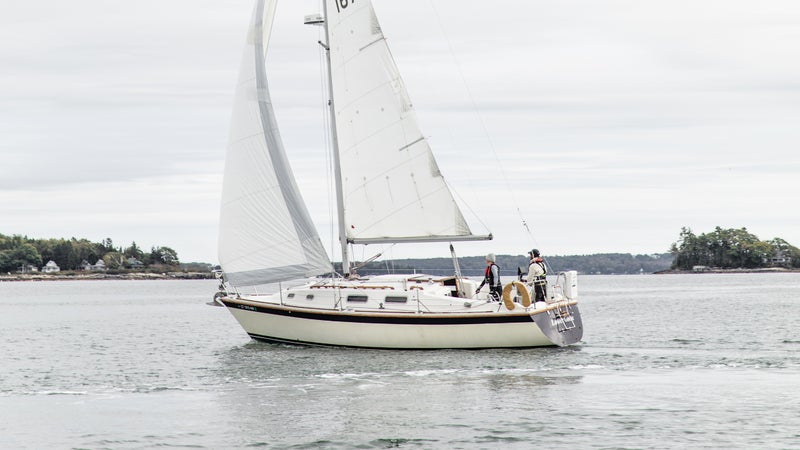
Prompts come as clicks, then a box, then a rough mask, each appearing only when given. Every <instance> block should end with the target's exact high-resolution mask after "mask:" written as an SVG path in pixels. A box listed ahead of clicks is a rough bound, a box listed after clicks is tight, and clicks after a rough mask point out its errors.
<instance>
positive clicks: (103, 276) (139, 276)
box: [0, 272, 214, 282]
mask: <svg viewBox="0 0 800 450" xmlns="http://www.w3.org/2000/svg"><path fill="white" fill-rule="evenodd" d="M213 279H214V274H212V273H210V272H166V273H147V272H132V273H119V274H109V273H80V274H58V273H26V274H19V273H17V274H10V275H0V282H4V281H63V280H67V281H85V280H213Z"/></svg>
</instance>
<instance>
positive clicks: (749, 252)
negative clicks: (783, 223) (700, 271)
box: [671, 227, 800, 270]
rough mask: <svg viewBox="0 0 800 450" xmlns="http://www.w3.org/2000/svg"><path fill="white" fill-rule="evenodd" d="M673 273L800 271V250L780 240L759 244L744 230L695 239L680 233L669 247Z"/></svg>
mask: <svg viewBox="0 0 800 450" xmlns="http://www.w3.org/2000/svg"><path fill="white" fill-rule="evenodd" d="M671 251H672V254H673V255H674V256H675V258H674V262H673V265H672V268H673V269H678V270H692V269H693V268H695V267H696V266H706V267H710V268H720V269H735V268H744V269H758V268H764V267H776V266H783V267H793V268H800V250H798V248H797V247H795V246H793V245H791V244H789V243H788V242H786V241H785V240H783V239H781V238H774V239H772V240H769V241H762V240H760V239H758V237H756V236H755V235H753V234H751V233H750V232H748V231H747V228H740V229H733V228H729V229H722V228H720V227H716V228H715V229H714V231H712V232H710V233H702V234H700V235H696V234H694V233H693V232H692V230H691V229H690V228H687V227H683V228H682V229H681V233H680V237H679V238H678V241H677V242H675V243H673V244H672V248H671Z"/></svg>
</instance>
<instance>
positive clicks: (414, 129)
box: [325, 0, 480, 243]
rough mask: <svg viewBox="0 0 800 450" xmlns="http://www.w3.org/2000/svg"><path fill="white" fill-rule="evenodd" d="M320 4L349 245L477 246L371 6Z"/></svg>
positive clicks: (352, 0) (351, 0)
mask: <svg viewBox="0 0 800 450" xmlns="http://www.w3.org/2000/svg"><path fill="white" fill-rule="evenodd" d="M325 1H327V2H328V4H327V14H328V18H327V20H328V30H329V31H328V32H329V39H330V42H329V45H330V54H331V72H332V79H333V80H332V84H333V98H334V100H335V104H334V106H335V112H334V114H335V118H336V129H337V133H338V142H339V155H340V164H341V169H342V178H343V179H342V184H343V197H344V212H345V224H344V225H345V228H346V230H347V238H348V240H349V241H350V242H354V243H371V242H402V241H426V240H460V239H470V238H473V239H475V238H477V239H480V238H479V237H475V236H472V233H471V232H470V229H469V226H468V225H467V223H466V221H465V220H464V217H463V215H462V213H461V211H460V209H459V208H458V205H457V204H456V202H455V200H454V199H453V195H452V193H451V192H450V190H449V188H448V187H447V184H446V183H445V181H444V178H443V177H442V174H441V173H440V172H439V167H438V166H437V164H436V160H435V159H434V157H433V154H432V153H431V149H430V147H429V146H428V143H427V141H426V139H425V137H424V136H423V134H422V132H421V131H420V129H419V126H418V124H417V119H416V114H415V113H414V110H413V108H412V105H411V100H410V99H409V97H408V93H407V92H406V89H405V86H404V85H403V80H402V79H401V78H400V74H399V72H398V70H397V67H396V65H395V62H394V59H393V58H392V55H391V52H390V51H389V47H388V46H387V44H386V40H385V39H384V37H383V33H382V32H381V27H380V24H379V23H378V19H377V17H376V16H375V12H374V10H373V7H372V3H371V2H370V1H368V0H325Z"/></svg>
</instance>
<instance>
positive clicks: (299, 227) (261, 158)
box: [219, 0, 332, 286]
mask: <svg viewBox="0 0 800 450" xmlns="http://www.w3.org/2000/svg"><path fill="white" fill-rule="evenodd" d="M276 2H277V0H266V1H265V0H258V1H257V3H256V7H255V10H254V12H253V19H252V23H251V25H250V31H249V33H248V40H247V45H246V46H245V51H244V55H243V56H242V63H241V67H240V72H239V82H238V85H237V87H236V99H235V103H234V109H233V117H232V118H231V126H230V136H229V139H230V140H229V143H228V150H227V155H226V160H225V178H224V182H223V191H222V207H221V212H220V231H219V260H220V264H221V266H222V269H223V271H224V272H225V275H226V276H227V279H228V281H229V282H230V283H231V284H233V285H235V286H249V285H256V284H265V283H272V282H277V281H283V280H289V279H293V278H300V277H307V276H314V275H319V274H322V273H326V272H329V271H331V270H332V267H331V264H330V260H329V258H328V255H327V253H326V252H325V249H324V247H323V246H322V242H321V241H320V239H319V235H318V234H317V231H316V228H315V227H314V225H313V223H312V222H311V218H310V216H309V214H308V211H307V209H306V206H305V203H304V202H303V199H302V197H301V195H300V191H299V190H298V188H297V184H296V182H295V180H294V176H293V174H292V170H291V167H290V166H289V162H288V160H287V158H286V153H285V151H284V149H283V144H282V141H281V137H280V134H279V133H278V126H277V123H276V120H275V114H274V112H273V109H272V101H271V99H270V95H269V89H268V87H267V77H266V67H265V61H264V58H265V53H266V48H267V43H268V41H269V36H270V32H271V28H272V21H273V17H274V14H275V5H276Z"/></svg>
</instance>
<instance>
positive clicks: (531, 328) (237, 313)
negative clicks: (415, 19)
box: [215, 0, 583, 349]
mask: <svg viewBox="0 0 800 450" xmlns="http://www.w3.org/2000/svg"><path fill="white" fill-rule="evenodd" d="M276 2H277V0H257V1H256V5H255V8H254V11H253V17H252V20H251V23H250V29H249V33H248V40H247V44H246V47H245V51H244V55H243V58H242V63H241V66H240V77H239V81H238V85H237V88H236V96H235V102H234V110H233V115H232V120H231V127H230V136H229V137H230V140H229V145H228V149H227V154H226V165H225V175H224V182H223V193H222V206H221V213H220V234H219V259H220V266H221V271H220V272H219V274H218V277H219V279H220V292H218V293H217V294H216V295H215V301H216V302H217V303H218V304H220V305H223V306H225V307H227V309H228V310H229V311H230V313H231V314H232V315H233V317H234V318H235V319H236V320H237V321H238V322H239V324H240V325H241V326H242V328H244V330H245V331H246V332H247V333H248V334H249V335H250V337H252V338H253V339H256V340H261V341H268V342H276V343H289V344H303V345H320V346H341V347H359V348H383V349H445V348H452V349H457V348H463V349H477V348H517V347H537V346H554V345H557V346H564V345H569V344H573V343H576V342H578V341H580V339H581V337H582V333H583V325H582V322H581V317H580V312H579V310H578V305H577V274H576V273H575V272H565V273H561V274H558V276H557V277H556V279H555V280H554V281H553V282H552V283H551V284H550V285H549V286H548V295H547V298H546V301H539V302H535V301H534V302H532V301H531V294H530V291H529V290H528V287H527V286H526V285H525V284H523V283H522V282H520V281H515V282H512V283H508V284H507V285H506V286H505V287H504V288H503V296H502V301H493V300H494V299H493V298H492V297H491V296H489V295H488V293H479V292H478V290H479V289H478V283H477V282H476V281H475V280H470V279H468V278H466V277H463V276H461V274H460V270H459V268H458V260H457V258H456V257H455V253H453V260H454V262H455V264H454V273H453V276H445V277H442V276H432V275H423V274H408V275H398V274H387V275H379V276H370V277H362V276H359V275H358V274H357V273H356V271H355V267H354V265H353V264H352V263H351V262H350V256H349V250H350V246H351V245H366V244H379V243H392V244H404V245H413V243H422V242H442V243H448V242H449V243H450V248H451V251H452V248H453V247H452V243H453V242H456V241H469V240H484V239H491V237H492V236H491V235H476V234H474V233H472V231H471V230H470V227H469V225H468V223H467V221H466V220H465V218H464V216H463V214H462V212H461V210H460V208H459V206H458V205H457V203H456V201H455V199H454V197H453V194H452V192H451V191H450V189H449V187H448V185H447V184H446V183H445V180H444V177H443V176H442V173H441V171H440V170H439V167H438V165H437V163H436V160H435V158H434V156H433V153H432V151H431V148H430V146H429V145H428V142H427V140H426V138H425V136H424V135H423V134H422V132H421V131H420V127H419V124H418V123H417V119H416V115H415V112H414V109H413V107H412V104H411V101H410V98H409V96H408V93H407V91H406V88H405V86H404V84H403V81H402V78H401V77H400V74H399V72H398V70H397V67H396V65H395V62H394V60H393V58H392V55H391V52H390V51H389V47H388V46H387V42H386V39H385V38H384V36H383V32H382V30H381V27H380V24H379V22H378V19H377V17H376V15H375V11H374V8H373V6H372V2H371V1H369V0H324V1H323V2H322V13H321V14H315V15H310V16H306V18H305V23H306V24H309V25H316V26H321V27H323V28H324V36H325V42H322V41H320V42H319V44H320V45H321V46H322V48H323V51H324V54H325V59H326V62H327V64H326V72H327V87H328V96H329V98H328V99H327V100H328V101H327V105H328V108H329V111H328V115H329V116H328V117H329V120H328V122H329V124H330V129H329V130H328V133H329V135H330V137H331V142H332V154H333V157H332V159H333V171H334V177H335V183H334V184H335V189H336V200H337V219H338V225H339V233H338V234H339V241H340V244H341V250H342V269H341V272H342V273H341V274H339V273H336V272H335V271H334V267H333V265H332V263H331V259H330V258H329V256H328V253H327V251H326V250H325V248H324V246H323V245H322V242H321V240H320V238H319V235H318V233H317V230H316V227H315V225H314V223H313V222H312V220H311V216H310V214H309V212H308V210H307V208H306V204H305V203H304V201H303V199H302V196H301V194H300V190H299V188H298V185H297V182H296V180H295V178H294V175H293V172H292V170H291V167H290V164H289V160H288V158H287V155H286V151H285V149H284V147H283V143H282V140H281V137H280V133H279V131H278V122H277V119H276V116H275V111H274V108H273V103H272V100H271V97H270V91H269V86H268V82H267V66H266V61H265V55H266V51H267V47H268V43H269V39H270V35H271V30H272V24H273V21H274V18H275V12H276ZM292 280H294V281H297V280H301V281H300V282H299V283H298V284H297V285H292V286H289V285H288V284H286V285H285V284H284V283H287V282H290V281H292ZM270 283H271V284H273V285H274V284H275V283H278V286H279V287H278V288H277V291H276V292H270V293H258V292H257V290H256V289H257V286H260V285H266V284H270ZM248 290H249V291H250V293H248Z"/></svg>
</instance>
